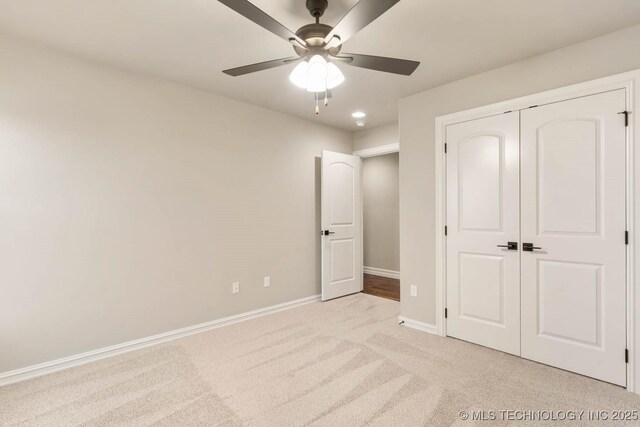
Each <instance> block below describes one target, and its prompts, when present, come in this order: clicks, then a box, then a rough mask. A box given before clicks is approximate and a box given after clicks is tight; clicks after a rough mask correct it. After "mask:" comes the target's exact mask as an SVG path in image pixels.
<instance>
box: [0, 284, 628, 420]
mask: <svg viewBox="0 0 640 427" xmlns="http://www.w3.org/2000/svg"><path fill="white" fill-rule="evenodd" d="M398 309H399V305H398V303H397V302H394V301H389V300H384V299H381V298H377V297H373V296H369V295H364V294H358V295H353V296H349V297H345V298H341V299H338V300H334V301H330V302H326V303H314V304H310V305H306V306H303V307H299V308H296V309H292V310H288V311H285V312H281V313H277V314H274V315H270V316H267V317H263V318H259V319H255V320H251V321H248V322H243V323H240V324H237V325H233V326H228V327H224V328H220V329H216V330H213V331H210V332H205V333H202V334H198V335H194V336H191V337H188V338H183V339H180V340H176V341H172V342H169V343H166V344H162V345H158V346H154V347H149V348H146V349H143V350H138V351H135V352H131V353H127V354H124V355H120V356H117V357H113V358H109V359H105V360H101V361H98V362H94V363H90V364H87V365H83V366H80V367H77V368H73V369H69V370H66V371H62V372H58V373H54V374H51V375H47V376H44V377H41V378H36V379H33V380H30V381H25V382H22V383H18V384H13V385H10V386H6V387H3V388H0V405H1V406H0V424H1V425H40V426H58V425H91V426H96V425H136V426H137V425H144V426H147V425H155V426H192V425H200V426H241V425H244V426H278V427H282V426H302V425H313V426H359V425H371V426H422V425H435V426H439V425H442V426H445V425H472V424H474V423H472V422H470V421H467V422H463V421H462V420H460V419H459V416H458V414H459V412H460V411H461V410H485V411H490V410H495V411H498V410H502V409H505V410H506V409H510V410H521V409H522V410H527V409H530V410H549V411H552V410H608V411H610V410H616V409H628V410H638V409H640V396H637V395H634V394H631V393H629V392H627V391H626V390H624V389H622V388H620V387H616V386H613V385H610V384H606V383H603V382H599V381H595V380H592V379H589V378H585V377H581V376H578V375H574V374H571V373H568V372H565V371H561V370H558V369H554V368H550V367H547V366H543V365H540V364H537V363H534V362H530V361H527V360H524V359H520V358H517V357H513V356H509V355H506V354H503V353H500V352H497V351H493V350H490V349H486V348H483V347H479V346H476V345H473V344H469V343H465V342H462V341H458V340H455V339H451V338H440V337H436V336H433V335H429V334H426V333H422V332H418V331H415V330H412V329H409V328H407V327H404V326H399V325H398V321H397V316H398ZM487 424H489V423H488V422H486V421H485V422H476V423H475V425H487ZM501 424H502V425H509V424H513V425H523V424H524V423H521V422H506V421H504V422H501ZM547 424H548V425H556V426H557V425H559V423H557V422H548V423H547V422H539V423H534V425H547ZM586 424H587V423H586V422H584V421H583V422H574V423H571V425H586ZM596 424H598V425H603V423H596ZM610 424H613V423H611V422H607V423H606V425H610Z"/></svg>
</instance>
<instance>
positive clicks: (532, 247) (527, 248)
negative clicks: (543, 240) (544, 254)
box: [522, 243, 542, 252]
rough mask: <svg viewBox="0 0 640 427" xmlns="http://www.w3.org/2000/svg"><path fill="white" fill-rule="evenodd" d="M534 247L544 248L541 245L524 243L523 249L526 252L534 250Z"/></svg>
mask: <svg viewBox="0 0 640 427" xmlns="http://www.w3.org/2000/svg"><path fill="white" fill-rule="evenodd" d="M534 249H542V248H541V247H539V246H533V243H523V244H522V250H523V251H525V252H533V250H534Z"/></svg>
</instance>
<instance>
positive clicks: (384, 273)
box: [362, 266, 400, 280]
mask: <svg viewBox="0 0 640 427" xmlns="http://www.w3.org/2000/svg"><path fill="white" fill-rule="evenodd" d="M362 270H363V272H364V274H371V275H372V276H380V277H386V278H388V279H397V280H400V272H399V271H394V270H385V269H384V268H375V267H366V266H365V267H362Z"/></svg>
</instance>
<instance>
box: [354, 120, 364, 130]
mask: <svg viewBox="0 0 640 427" xmlns="http://www.w3.org/2000/svg"><path fill="white" fill-rule="evenodd" d="M365 124H367V122H365V121H364V120H358V121H357V122H356V126H358V127H359V128H363V127H364V125H365Z"/></svg>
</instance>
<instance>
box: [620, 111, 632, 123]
mask: <svg viewBox="0 0 640 427" xmlns="http://www.w3.org/2000/svg"><path fill="white" fill-rule="evenodd" d="M618 114H624V127H629V114H630V113H629V112H628V111H620V112H619V113H618Z"/></svg>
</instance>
